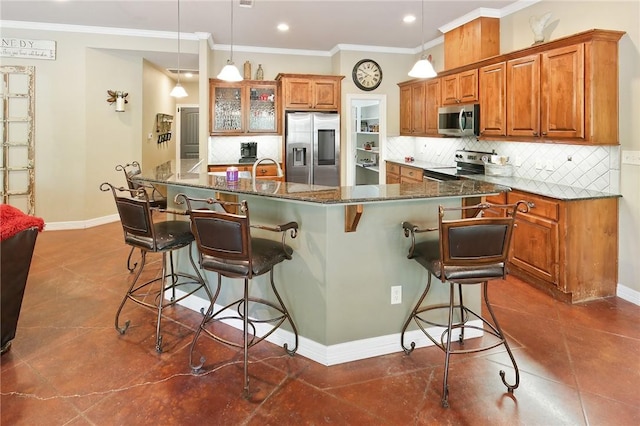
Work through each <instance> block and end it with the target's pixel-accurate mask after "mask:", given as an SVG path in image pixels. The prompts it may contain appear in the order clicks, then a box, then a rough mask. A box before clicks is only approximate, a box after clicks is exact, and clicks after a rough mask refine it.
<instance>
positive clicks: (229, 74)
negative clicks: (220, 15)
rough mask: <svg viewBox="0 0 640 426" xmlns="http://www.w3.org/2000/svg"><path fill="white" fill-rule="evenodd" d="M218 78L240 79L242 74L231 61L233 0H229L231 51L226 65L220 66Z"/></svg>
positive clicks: (226, 79) (225, 79)
mask: <svg viewBox="0 0 640 426" xmlns="http://www.w3.org/2000/svg"><path fill="white" fill-rule="evenodd" d="M218 78H219V79H220V80H222V81H242V75H241V74H240V71H239V70H238V68H237V67H236V66H235V64H234V63H233V0H231V53H230V55H229V60H228V61H227V65H225V66H224V67H223V68H222V71H220V74H218Z"/></svg>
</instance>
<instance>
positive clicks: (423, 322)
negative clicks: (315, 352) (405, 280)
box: [400, 203, 526, 408]
mask: <svg viewBox="0 0 640 426" xmlns="http://www.w3.org/2000/svg"><path fill="white" fill-rule="evenodd" d="M519 205H521V203H517V204H509V205H497V204H488V203H482V204H478V205H475V206H468V207H450V208H445V207H443V206H439V208H438V228H424V229H421V228H419V227H418V226H416V225H414V224H412V223H410V222H403V223H402V228H403V229H404V234H405V236H406V237H410V238H411V247H410V249H409V254H408V256H407V257H408V258H409V259H413V260H415V261H416V262H418V264H420V266H422V267H423V268H425V269H426V270H427V275H428V278H427V285H426V288H425V289H424V292H423V293H422V295H421V296H420V298H419V299H418V302H417V303H416V305H415V307H414V308H413V310H412V311H411V314H410V315H409V318H407V320H406V322H405V323H404V326H403V327H402V333H401V337H400V343H401V345H402V349H403V350H404V352H405V353H406V354H407V355H408V354H410V353H411V352H412V351H413V350H414V349H415V342H411V344H410V346H407V345H405V332H406V331H407V327H408V326H409V324H410V323H411V321H415V323H416V324H417V325H418V328H419V329H420V330H422V332H423V333H424V334H425V335H426V336H427V337H428V338H429V339H430V340H431V341H432V342H433V344H434V345H436V346H437V347H439V348H440V349H442V350H443V351H444V352H445V363H444V379H443V383H442V399H441V403H442V406H443V407H445V408H446V407H448V406H449V401H448V398H449V388H448V385H447V380H448V375H449V359H450V357H451V355H452V354H465V353H472V352H479V351H485V350H488V349H491V348H495V347H497V346H500V345H504V347H505V349H506V350H507V353H508V355H509V358H510V359H511V362H512V364H513V368H514V370H515V383H514V384H509V383H507V381H506V380H505V372H504V371H502V370H501V371H500V377H501V378H502V382H503V383H504V385H505V386H506V387H507V391H508V392H510V393H512V392H513V390H514V389H516V388H517V387H518V385H519V383H520V372H519V370H518V365H517V364H516V360H515V358H514V357H513V354H512V353H511V348H509V344H508V343H507V340H506V337H505V335H504V333H503V332H502V329H501V328H500V325H499V324H498V320H497V319H496V316H495V315H494V313H493V309H492V308H491V304H490V303H489V297H488V292H487V287H488V282H489V280H496V279H504V278H505V277H506V275H507V259H508V253H509V244H510V241H511V234H512V231H513V224H514V221H515V217H516V213H517V211H518V206H519ZM525 208H526V206H525ZM448 211H455V212H457V213H458V214H460V213H462V212H464V211H472V212H474V213H476V212H477V214H476V216H475V217H471V218H466V219H450V220H445V218H444V216H445V212H448ZM523 211H524V210H523ZM430 231H438V232H439V238H438V239H437V240H433V239H432V240H424V241H420V242H416V235H417V234H420V233H423V232H430ZM432 275H433V276H435V277H436V278H439V279H440V280H441V281H442V282H443V283H445V282H446V283H448V284H449V303H445V304H438V305H427V306H422V303H423V301H424V299H425V298H426V296H427V293H428V292H429V289H430V288H431V276H432ZM469 284H481V285H482V298H483V302H484V305H485V306H486V310H487V312H488V313H489V316H488V317H486V318H485V317H482V316H481V314H480V313H477V312H474V311H473V310H471V309H470V308H469V307H468V306H466V305H465V304H464V301H463V297H462V285H469ZM456 289H457V292H458V300H457V302H456V298H455V290H456ZM438 311H439V312H440V314H441V317H440V318H442V317H444V316H445V314H444V313H443V311H444V312H445V313H446V322H443V321H445V320H438V319H437V318H436V319H434V318H433V316H435V315H437V312H438ZM430 313H431V316H428V314H430ZM434 313H435V315H434ZM454 315H455V316H456V318H455V319H454ZM473 318H476V319H478V320H480V321H481V323H482V324H481V325H485V326H486V327H482V326H477V325H474V324H472V323H470V322H469V320H470V319H473ZM476 324H477V322H476ZM427 326H433V327H442V328H444V331H442V334H441V335H440V339H439V340H437V339H436V338H435V337H433V336H432V335H431V333H429V331H428V330H427V329H426V327H427ZM465 329H476V330H480V331H483V332H484V333H487V334H489V335H492V336H494V337H495V339H490V340H491V341H490V342H488V343H487V344H483V346H482V347H477V348H472V349H465V348H464V331H465ZM456 330H458V331H459V337H458V342H459V346H460V349H452V345H451V343H452V340H453V335H452V333H453V332H454V331H456Z"/></svg>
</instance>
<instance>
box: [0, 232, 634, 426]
mask: <svg viewBox="0 0 640 426" xmlns="http://www.w3.org/2000/svg"><path fill="white" fill-rule="evenodd" d="M127 254H128V249H127V247H126V246H125V245H124V243H123V241H122V231H121V228H120V226H119V224H118V223H114V224H109V225H103V226H98V227H95V228H91V229H87V230H74V231H46V232H44V233H41V234H40V236H39V237H38V240H37V243H36V251H35V254H34V259H33V263H32V267H31V272H30V276H29V281H28V284H27V289H26V294H25V298H24V302H23V306H22V313H21V317H20V321H19V323H18V331H17V336H16V338H15V340H14V341H13V345H12V348H11V350H10V351H9V352H8V353H6V354H5V355H3V356H2V370H1V376H0V379H1V389H2V398H1V401H0V402H1V406H0V411H1V418H0V420H1V424H2V425H142V424H158V425H192V424H211V425H244V424H247V425H319V424H335V425H365V424H366V425H412V424H415V425H427V424H435V425H440V424H452V425H485V424H486V425H638V424H640V325H639V320H640V307H638V306H635V305H633V304H631V303H628V302H626V301H624V300H621V299H619V298H611V299H607V300H601V301H596V302H591V303H586V304H581V305H574V306H569V305H566V304H563V303H560V302H557V301H555V300H553V299H551V298H550V297H549V296H547V295H545V294H542V293H541V292H539V291H537V290H535V289H533V288H531V287H529V286H528V285H527V284H525V283H523V282H521V281H519V280H517V279H515V278H511V277H509V278H508V279H507V280H506V281H495V282H492V283H491V285H490V295H491V298H492V301H493V302H494V307H495V311H496V314H497V316H498V318H499V319H500V321H501V324H502V326H503V328H504V330H505V332H506V333H507V334H508V337H509V339H510V342H511V346H512V348H513V351H514V354H515V357H516V359H517V361H518V364H519V366H520V371H521V382H520V387H519V388H518V389H516V391H515V393H514V394H509V393H506V389H505V387H504V386H503V385H502V382H501V380H500V377H499V376H498V371H499V370H500V369H504V370H506V372H507V377H508V378H509V377H512V376H511V375H512V374H513V369H512V368H511V366H510V364H509V362H508V358H507V357H506V353H505V352H504V351H503V350H492V351H488V352H483V353H476V354H470V355H464V356H463V355H458V356H454V357H452V365H451V368H450V379H449V388H450V397H449V402H450V405H451V406H450V408H448V409H445V408H442V407H441V406H440V390H441V383H442V374H443V362H444V355H443V353H442V352H441V351H440V350H439V349H437V348H434V347H430V348H421V349H417V350H415V351H414V352H413V353H412V354H411V355H409V356H407V355H404V354H403V353H402V352H399V353H395V354H391V355H387V356H382V357H377V358H372V359H366V360H363V361H357V362H351V363H346V364H341V365H337V366H332V367H325V366H322V365H319V364H317V363H315V362H313V361H310V360H308V359H306V358H304V357H302V356H300V355H296V356H294V357H289V356H287V355H285V354H284V351H283V350H282V348H280V347H276V346H275V345H272V344H270V343H268V342H263V343H261V344H259V345H257V346H256V347H254V348H253V351H252V353H251V365H250V368H249V371H250V375H251V391H252V394H251V397H250V398H249V399H244V398H242V394H241V390H242V379H241V377H242V361H241V353H240V352H238V351H237V350H233V349H230V348H227V347H225V346H223V345H221V344H218V343H215V342H213V341H210V339H201V348H202V351H203V352H205V353H206V354H207V358H208V359H207V365H206V368H208V370H207V372H206V373H204V374H201V375H194V374H192V373H191V370H190V368H189V365H188V349H189V344H190V342H191V338H192V336H193V330H194V327H195V326H196V325H197V324H198V322H199V319H200V314H199V313H196V312H192V311H189V310H188V309H185V308H182V307H175V308H170V309H168V310H167V312H166V318H165V319H164V320H163V324H164V325H163V327H164V332H163V335H164V352H163V353H162V354H158V353H156V352H155V350H154V342H155V336H154V334H155V326H154V320H155V318H154V315H153V314H152V313H151V312H150V311H148V310H145V309H143V308H140V307H137V306H135V305H133V304H131V303H130V304H129V305H128V307H126V308H125V316H126V317H127V318H129V319H131V322H132V326H131V328H130V329H129V330H128V331H127V333H126V334H125V335H123V336H120V335H119V334H118V333H117V332H116V331H115V330H114V325H113V322H114V314H115V311H116V309H117V307H118V304H119V302H120V300H121V298H122V296H123V294H124V292H125V291H126V288H127V281H128V280H129V279H131V275H129V273H128V272H127V270H126V269H125V259H126V257H127ZM159 259H160V257H159V256H156V257H154V258H153V260H154V262H155V263H154V265H153V266H154V267H155V269H156V271H157V270H158V269H159ZM400 326H401V324H398V328H400ZM227 332H228V333H229V334H230V335H234V334H235V335H236V336H238V333H237V331H235V330H232V329H229V330H227Z"/></svg>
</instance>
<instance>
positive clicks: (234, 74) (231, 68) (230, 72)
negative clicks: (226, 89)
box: [218, 60, 242, 81]
mask: <svg viewBox="0 0 640 426" xmlns="http://www.w3.org/2000/svg"><path fill="white" fill-rule="evenodd" d="M218 78H219V79H220V80H223V81H242V76H241V75H240V70H238V67H236V66H235V65H234V64H233V62H231V60H228V61H227V65H225V66H224V67H223V68H222V71H220V74H218Z"/></svg>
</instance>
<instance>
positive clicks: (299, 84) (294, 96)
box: [283, 78, 312, 109]
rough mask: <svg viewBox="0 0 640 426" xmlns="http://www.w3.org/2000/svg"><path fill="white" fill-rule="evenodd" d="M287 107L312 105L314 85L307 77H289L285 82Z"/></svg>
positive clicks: (284, 90) (302, 107) (285, 102)
mask: <svg viewBox="0 0 640 426" xmlns="http://www.w3.org/2000/svg"><path fill="white" fill-rule="evenodd" d="M283 93H284V106H285V108H301V109H309V108H311V106H312V101H311V97H312V86H311V81H310V80H309V79H307V78H288V79H287V80H286V81H284V82H283Z"/></svg>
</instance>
